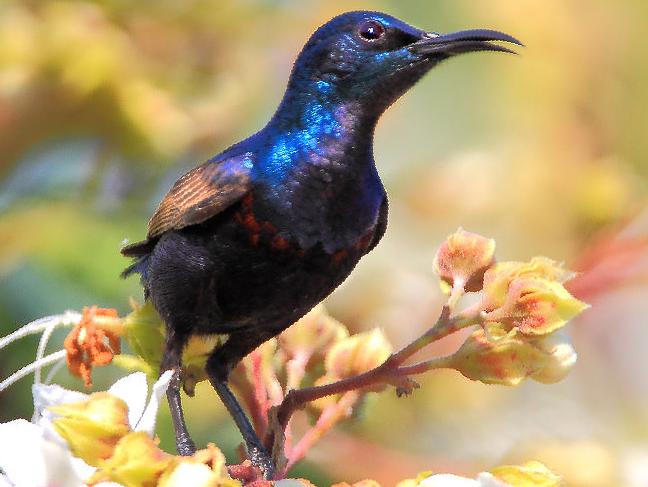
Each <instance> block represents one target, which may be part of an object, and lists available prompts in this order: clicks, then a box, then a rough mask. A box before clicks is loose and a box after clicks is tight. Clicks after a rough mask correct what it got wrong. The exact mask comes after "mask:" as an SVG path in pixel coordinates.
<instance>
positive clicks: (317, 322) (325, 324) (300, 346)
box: [277, 304, 349, 358]
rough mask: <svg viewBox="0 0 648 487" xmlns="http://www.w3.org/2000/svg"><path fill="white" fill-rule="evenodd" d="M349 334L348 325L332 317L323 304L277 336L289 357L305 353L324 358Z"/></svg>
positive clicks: (280, 346) (280, 345)
mask: <svg viewBox="0 0 648 487" xmlns="http://www.w3.org/2000/svg"><path fill="white" fill-rule="evenodd" d="M348 336H349V332H348V330H347V329H346V327H345V326H344V325H343V324H342V323H340V322H339V321H337V320H336V319H334V318H333V317H331V316H330V315H329V314H328V313H327V312H326V309H325V308H324V306H322V305H321V304H320V305H318V306H316V307H315V308H313V309H312V310H311V311H310V312H309V313H308V314H307V315H306V316H304V317H303V318H301V319H300V320H299V321H297V322H296V323H295V324H294V325H292V326H291V327H290V328H288V329H286V330H285V331H284V332H283V333H282V334H281V335H279V336H278V337H277V338H278V340H279V348H281V349H282V350H283V351H285V352H286V353H287V354H288V356H289V357H294V356H297V355H299V354H300V353H305V354H307V355H308V356H309V357H312V356H313V355H316V356H319V357H321V358H323V357H324V356H325V355H326V352H328V350H329V349H330V348H331V347H332V346H333V345H334V344H335V343H337V342H338V341H340V340H342V339H343V338H346V337H348Z"/></svg>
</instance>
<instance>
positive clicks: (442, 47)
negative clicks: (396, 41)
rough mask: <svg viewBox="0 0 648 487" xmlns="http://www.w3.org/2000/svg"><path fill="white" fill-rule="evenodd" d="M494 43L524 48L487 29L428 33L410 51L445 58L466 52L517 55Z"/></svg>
mask: <svg viewBox="0 0 648 487" xmlns="http://www.w3.org/2000/svg"><path fill="white" fill-rule="evenodd" d="M493 41H498V42H509V43H511V44H516V45H518V46H524V44H522V43H521V42H520V41H518V40H517V39H516V38H515V37H512V36H510V35H508V34H504V33H503V32H498V31H496V30H487V29H472V30H462V31H460V32H453V33H452V34H436V33H434V32H429V33H426V34H425V35H424V36H423V37H422V38H421V39H420V40H418V41H416V42H415V43H414V44H410V46H409V47H410V49H411V50H412V51H414V52H416V53H417V54H424V55H428V56H430V57H432V56H434V55H435V54H439V55H442V56H444V57H449V56H455V55H457V54H463V53H466V52H476V51H495V52H506V53H509V54H517V53H516V52H515V51H513V50H512V49H509V48H508V47H505V46H501V45H499V44H494V43H493Z"/></svg>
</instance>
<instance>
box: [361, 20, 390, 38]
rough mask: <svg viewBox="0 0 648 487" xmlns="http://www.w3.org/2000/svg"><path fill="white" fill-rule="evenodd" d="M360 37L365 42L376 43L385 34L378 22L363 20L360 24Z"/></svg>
mask: <svg viewBox="0 0 648 487" xmlns="http://www.w3.org/2000/svg"><path fill="white" fill-rule="evenodd" d="M359 33H360V37H362V38H363V39H364V40H365V41H370V42H372V41H376V40H378V39H380V38H381V37H382V36H383V35H384V34H385V28H384V27H383V25H382V24H381V23H380V22H377V21H375V20H365V21H364V22H363V23H362V24H360V30H359Z"/></svg>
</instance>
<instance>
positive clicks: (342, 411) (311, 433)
mask: <svg viewBox="0 0 648 487" xmlns="http://www.w3.org/2000/svg"><path fill="white" fill-rule="evenodd" d="M358 396H359V393H358V391H349V392H347V393H345V394H344V395H343V396H342V397H341V398H340V400H339V401H337V402H336V403H335V404H331V405H329V406H327V407H326V408H324V410H323V411H322V413H321V414H320V416H319V418H318V419H317V422H316V423H315V426H313V427H312V428H310V429H309V430H308V431H307V432H306V434H305V435H304V436H303V437H302V438H301V439H300V440H299V442H298V443H297V444H296V445H295V447H294V448H293V449H292V450H291V452H290V454H289V455H288V463H287V464H286V467H285V468H284V470H283V472H282V476H283V477H285V476H286V474H287V473H288V472H289V471H290V469H291V468H292V467H293V466H294V465H295V464H296V463H297V462H299V461H300V460H301V459H302V458H304V457H305V456H306V453H307V452H308V450H310V449H311V448H312V447H313V445H314V444H315V443H317V442H318V441H319V440H320V439H321V438H322V436H324V435H325V434H326V433H327V432H328V431H329V430H330V429H331V428H332V427H333V426H335V425H336V424H337V423H338V421H340V419H342V418H343V417H345V416H349V414H350V413H351V407H352V406H353V404H354V403H355V402H356V401H357V400H358Z"/></svg>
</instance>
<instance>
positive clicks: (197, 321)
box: [147, 218, 373, 334]
mask: <svg viewBox="0 0 648 487" xmlns="http://www.w3.org/2000/svg"><path fill="white" fill-rule="evenodd" d="M248 230H249V229H248V228H246V226H245V225H242V224H241V222H240V221H237V220H236V219H235V218H232V219H227V220H226V221H223V220H221V221H215V222H211V223H210V224H208V225H203V226H195V227H192V228H191V229H188V230H186V231H180V232H169V233H168V234H166V235H165V236H164V237H163V238H162V239H161V240H160V242H158V244H157V246H156V248H155V251H154V253H153V255H152V257H151V263H150V265H149V272H148V281H149V282H148V286H147V288H148V289H149V294H150V296H151V299H152V300H153V303H154V304H155V306H156V308H157V309H158V311H159V312H160V314H161V315H162V317H163V318H164V319H165V321H166V322H167V323H169V322H171V323H173V325H172V326H174V327H176V328H183V329H185V330H186V331H187V332H189V333H191V334H213V333H231V332H235V331H237V330H243V329H247V330H249V329H254V328H256V327H259V329H263V330H264V331H272V332H274V333H279V332H280V331H281V330H283V329H284V328H286V327H288V326H290V325H291V324H292V323H293V322H294V321H296V320H297V319H299V318H300V317H301V316H303V315H304V314H305V313H307V312H308V311H309V310H310V309H311V308H312V307H313V306H315V305H316V304H317V303H319V302H320V301H321V300H323V299H324V298H325V297H326V296H328V295H329V294H330V293H331V292H332V291H333V290H334V289H335V288H336V287H337V286H338V285H339V284H340V283H342V281H344V279H346V277H347V276H348V275H349V273H350V272H351V271H352V270H353V268H354V267H355V265H356V264H357V262H358V260H359V259H360V257H361V256H362V255H363V254H364V252H365V250H366V248H367V246H368V244H369V242H370V240H371V237H372V236H373V234H371V235H368V236H367V238H365V239H362V240H361V241H360V242H358V244H357V245H354V246H352V247H351V248H349V249H345V250H341V251H338V252H336V253H334V254H329V253H327V252H326V251H325V250H324V248H323V247H322V246H321V245H315V246H313V247H311V248H310V249H307V250H302V249H301V248H299V247H298V246H297V245H296V242H294V241H286V240H284V239H281V238H277V237H276V234H273V232H272V231H271V230H272V229H270V228H266V231H263V230H261V231H260V232H259V233H258V234H254V233H250V232H249V231H248Z"/></svg>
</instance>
